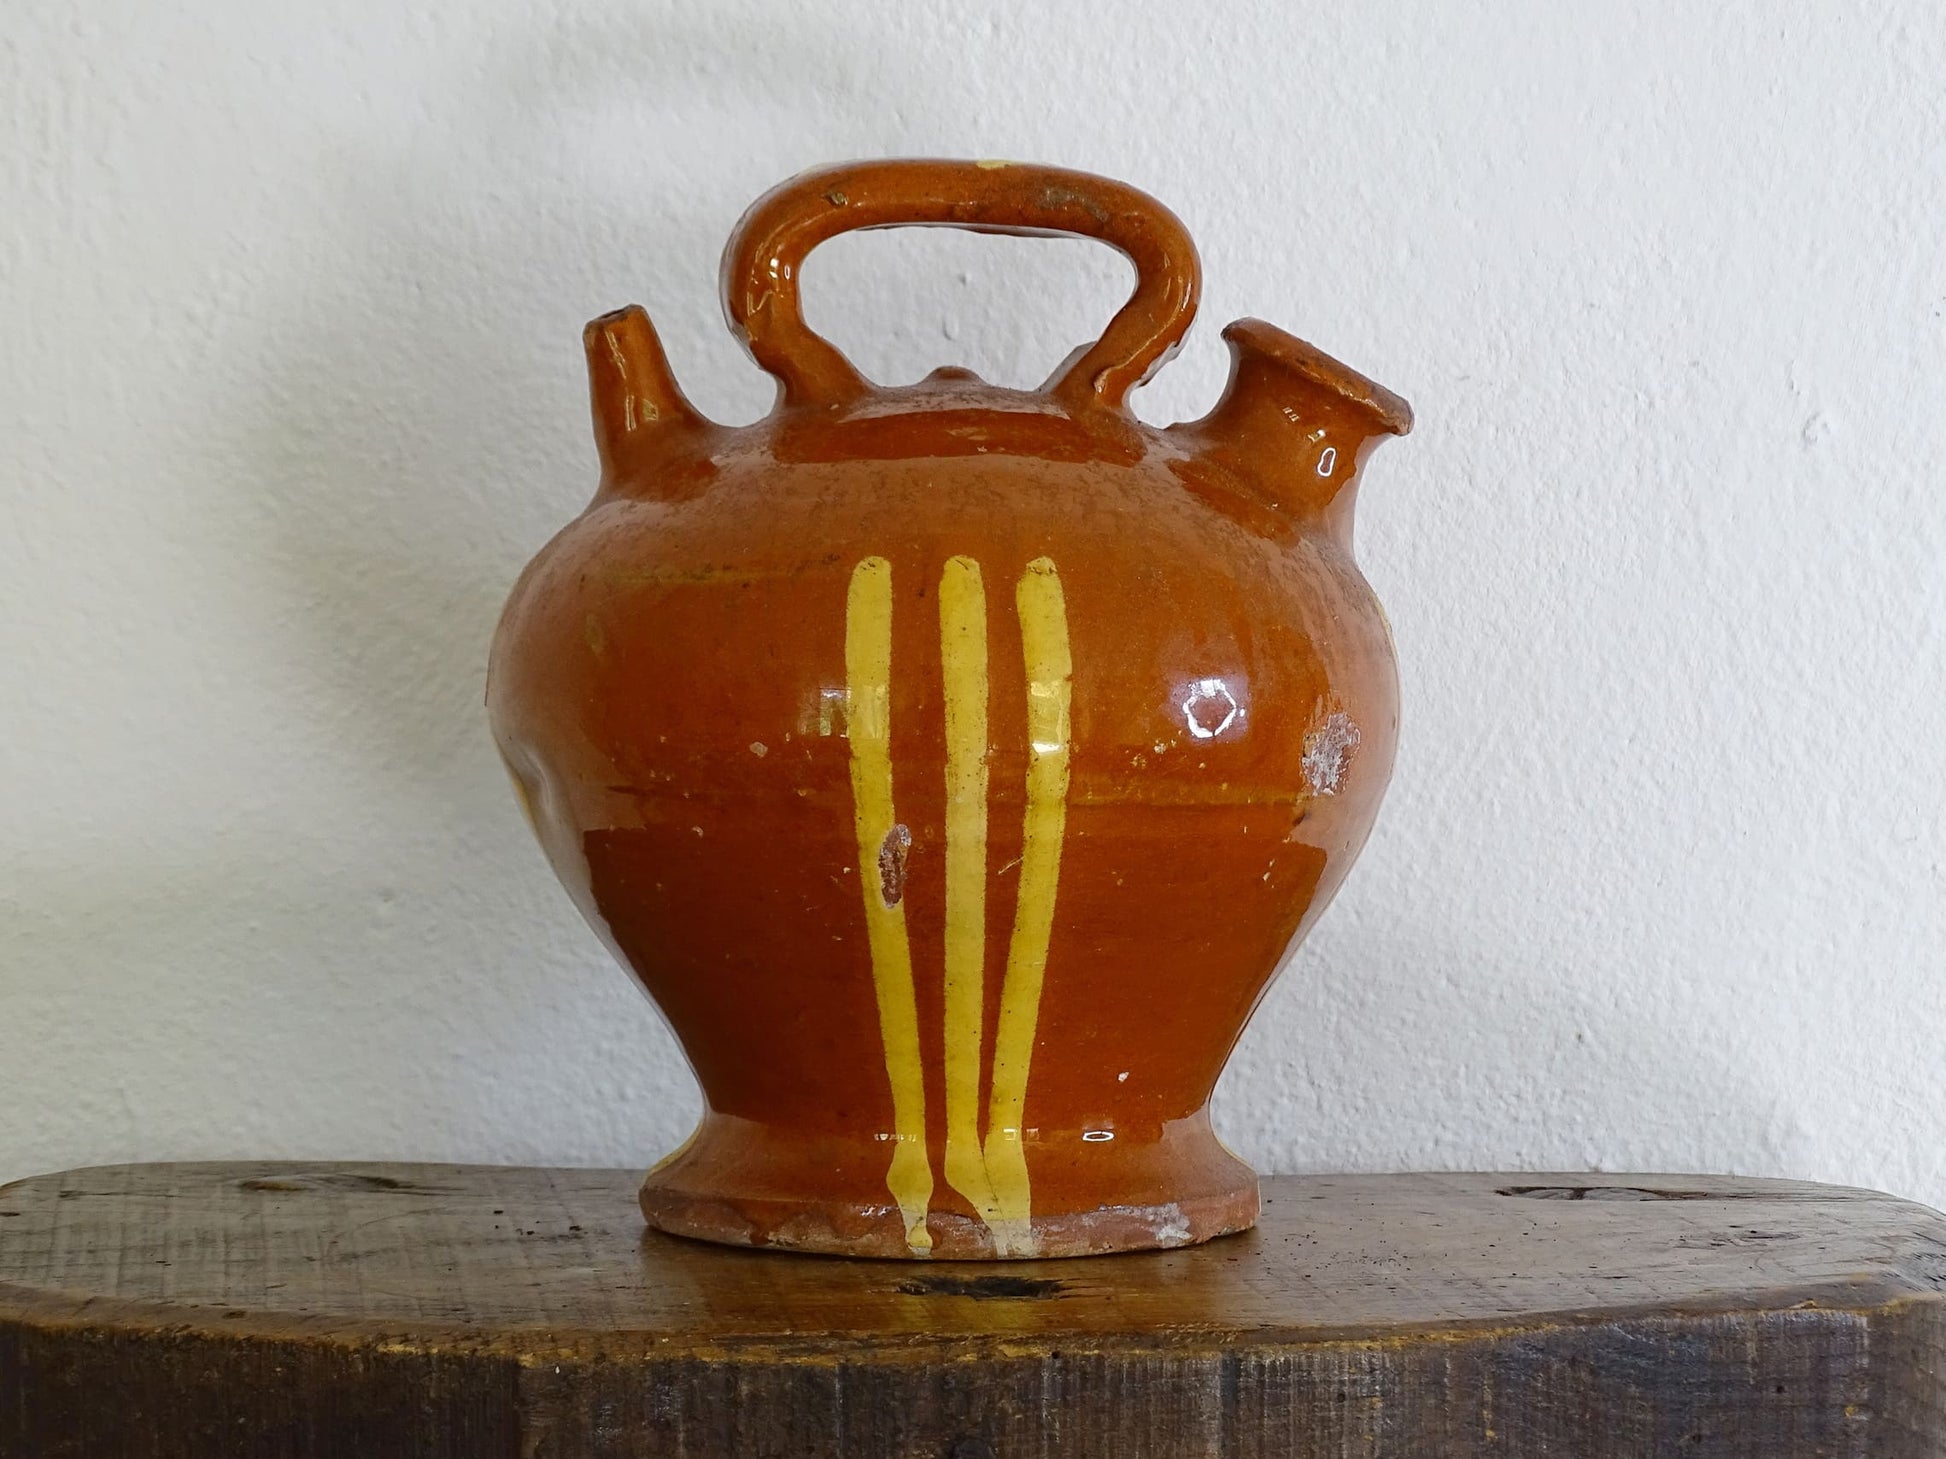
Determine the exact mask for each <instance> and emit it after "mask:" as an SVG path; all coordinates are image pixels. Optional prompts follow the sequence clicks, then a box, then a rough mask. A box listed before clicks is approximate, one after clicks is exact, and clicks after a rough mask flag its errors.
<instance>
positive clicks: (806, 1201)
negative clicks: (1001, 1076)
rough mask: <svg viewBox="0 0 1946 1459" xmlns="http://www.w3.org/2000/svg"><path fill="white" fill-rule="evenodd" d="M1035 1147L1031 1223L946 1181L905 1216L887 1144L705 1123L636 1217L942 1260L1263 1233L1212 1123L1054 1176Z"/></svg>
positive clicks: (1053, 1157) (677, 1232)
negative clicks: (987, 1215)
mask: <svg viewBox="0 0 1946 1459" xmlns="http://www.w3.org/2000/svg"><path fill="white" fill-rule="evenodd" d="M1034 1148H1035V1147H1030V1154H1029V1160H1028V1163H1029V1166H1030V1168H1031V1167H1033V1166H1035V1165H1036V1163H1037V1161H1038V1164H1039V1166H1040V1167H1041V1169H1042V1171H1043V1178H1042V1179H1041V1180H1040V1181H1039V1183H1038V1184H1037V1185H1036V1186H1035V1188H1034V1199H1033V1201H1032V1204H1031V1206H1030V1211H1029V1214H1028V1216H1027V1217H1026V1219H1025V1220H1023V1221H1019V1222H1014V1223H1008V1222H1006V1221H1004V1220H998V1219H996V1220H992V1221H989V1220H987V1219H983V1218H982V1217H981V1216H980V1215H979V1214H977V1213H976V1212H975V1211H974V1209H973V1207H972V1206H971V1205H970V1204H969V1203H968V1202H967V1201H966V1200H965V1199H964V1198H963V1197H961V1196H960V1195H958V1194H957V1193H955V1192H954V1191H952V1190H950V1189H949V1188H948V1187H947V1186H946V1183H945V1182H944V1181H943V1180H942V1181H941V1182H940V1183H939V1184H938V1185H936V1186H935V1187H934V1188H933V1189H932V1190H931V1191H930V1192H926V1191H924V1190H923V1189H922V1191H921V1192H920V1194H919V1195H918V1197H917V1199H916V1201H913V1202H912V1204H910V1205H909V1206H908V1208H907V1209H903V1210H902V1209H901V1207H900V1205H899V1203H898V1202H897V1201H896V1200H895V1199H894V1197H893V1195H892V1194H891V1193H890V1192H889V1191H888V1189H887V1185H886V1182H885V1179H884V1175H885V1154H886V1146H885V1145H884V1144H883V1143H877V1142H871V1143H867V1142H854V1141H852V1140H841V1139H835V1138H818V1137H810V1136H806V1135H803V1134H801V1133H799V1134H790V1133H787V1132H784V1131H780V1130H776V1129H774V1128H769V1127H765V1126H762V1125H757V1124H755V1123H753V1122H750V1121H745V1120H738V1119H732V1118H728V1117H725V1116H722V1115H709V1116H706V1117H705V1119H704V1121H703V1124H702V1126H701V1128H699V1130H698V1131H697V1133H696V1135H695V1136H694V1137H693V1138H692V1139H691V1140H690V1142H689V1143H688V1144H686V1145H685V1146H683V1148H682V1149H681V1150H679V1151H677V1152H676V1153H675V1154H674V1155H672V1156H670V1157H669V1158H668V1159H667V1160H665V1161H663V1162H662V1164H660V1165H658V1166H657V1167H656V1168H655V1169H654V1170H652V1171H650V1172H649V1174H648V1177H647V1178H646V1179H645V1180H644V1181H643V1183H642V1189H641V1196H640V1199H641V1206H642V1214H643V1215H644V1216H645V1217H646V1218H647V1220H648V1223H649V1224H650V1225H651V1226H653V1227H655V1228H656V1229H657V1230H659V1231H665V1232H668V1233H669V1234H671V1235H674V1236H684V1237H689V1238H691V1239H693V1240H700V1241H711V1242H716V1243H719V1244H722V1245H728V1246H747V1247H766V1248H774V1249H777V1250H782V1251H798V1252H811V1253H819V1254H823V1255H828V1256H849V1257H871V1258H887V1259H897V1260H914V1259H929V1260H935V1261H993V1260H1010V1259H1011V1260H1034V1259H1048V1258H1056V1257H1073V1256H1105V1255H1110V1254H1112V1253H1115V1252H1124V1251H1152V1250H1166V1249H1169V1248H1173V1247H1181V1246H1195V1245H1198V1244H1199V1243H1201V1242H1204V1241H1209V1240H1212V1239H1213V1238H1215V1237H1218V1236H1227V1235H1230V1234H1233V1233H1235V1232H1239V1231H1246V1230H1248V1229H1249V1228H1250V1227H1252V1226H1254V1225H1255V1224H1256V1221H1257V1208H1258V1197H1257V1177H1256V1173H1255V1172H1254V1171H1252V1170H1251V1169H1250V1167H1249V1166H1247V1165H1245V1164H1244V1163H1243V1162H1242V1161H1241V1160H1239V1159H1237V1157H1236V1156H1234V1155H1232V1154H1231V1153H1230V1152H1229V1151H1228V1150H1227V1149H1225V1148H1224V1146H1223V1144H1222V1142H1221V1141H1219V1140H1218V1139H1217V1138H1216V1136H1215V1135H1214V1133H1212V1132H1211V1130H1210V1128H1209V1121H1208V1117H1207V1115H1204V1114H1199V1115H1197V1116H1195V1117H1192V1118H1190V1119H1184V1120H1177V1121H1172V1122H1171V1123H1170V1124H1168V1125H1167V1126H1165V1127H1164V1129H1163V1132H1162V1134H1161V1137H1160V1138H1159V1139H1155V1140H1152V1141H1149V1142H1146V1143H1144V1144H1140V1145H1137V1144H1134V1143H1133V1142H1130V1144H1129V1146H1128V1148H1126V1149H1125V1152H1117V1155H1116V1156H1115V1157H1107V1158H1104V1155H1103V1152H1101V1151H1100V1150H1099V1147H1097V1146H1092V1145H1090V1146H1086V1147H1084V1148H1086V1150H1087V1153H1088V1156H1089V1157H1091V1158H1090V1159H1089V1161H1088V1167H1091V1168H1087V1167H1084V1168H1082V1169H1076V1168H1075V1167H1074V1166H1072V1165H1070V1166H1068V1167H1067V1168H1065V1169H1061V1168H1059V1167H1058V1165H1057V1162H1058V1161H1060V1159H1061V1156H1062V1149H1061V1145H1060V1143H1059V1142H1057V1141H1052V1140H1048V1141H1044V1142H1042V1149H1041V1150H1040V1153H1039V1154H1038V1156H1037V1155H1036V1154H1035V1153H1034ZM1057 1172H1058V1173H1057ZM861 1176H862V1178H860V1177H861ZM1060 1176H1065V1177H1066V1179H1061V1178H1059V1177H1060ZM908 1200H909V1201H912V1197H911V1196H910V1194H909V1195H908Z"/></svg>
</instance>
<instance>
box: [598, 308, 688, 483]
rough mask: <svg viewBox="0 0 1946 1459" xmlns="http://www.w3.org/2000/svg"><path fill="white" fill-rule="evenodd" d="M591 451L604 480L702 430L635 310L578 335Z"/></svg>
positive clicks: (649, 327)
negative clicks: (583, 350)
mask: <svg viewBox="0 0 1946 1459" xmlns="http://www.w3.org/2000/svg"><path fill="white" fill-rule="evenodd" d="M581 338H582V343H583V344H584V345H586V346H587V350H588V388H589V393H590V395H591V396H592V398H593V403H594V414H595V447H596V449H597V450H599V451H600V452H601V469H602V475H603V477H604V479H609V478H614V477H617V476H622V475H627V474H629V473H630V472H631V471H632V470H633V469H635V468H638V467H640V466H641V465H643V464H645V463H646V462H647V461H649V460H651V459H653V458H654V457H655V456H656V455H659V454H662V453H664V452H666V451H667V450H669V449H670V448H671V447H673V446H675V445H677V444H679V443H680V442H682V441H684V440H686V439H688V438H690V437H692V436H694V435H696V434H697V433H699V432H701V431H704V430H706V429H708V427H709V422H708V420H706V419H705V418H704V417H703V415H702V413H701V412H699V411H698V410H697V409H696V407H695V406H693V405H691V404H690V403H689V401H688V399H687V398H686V397H685V396H684V395H683V393H682V387H681V386H679V385H677V384H676V377H675V376H674V375H673V374H672V373H670V370H669V359H668V356H667V355H665V354H663V352H662V341H661V340H659V339H657V338H656V333H655V326H654V325H653V324H651V323H649V316H648V315H647V314H645V313H644V312H643V311H642V306H641V305H639V304H631V305H629V306H628V307H627V308H626V309H617V310H616V311H615V312H614V313H612V314H604V315H602V316H601V318H599V319H597V320H595V321H593V322H592V323H591V324H589V326H588V327H587V328H586V329H585V330H583V331H582V335H581Z"/></svg>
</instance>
